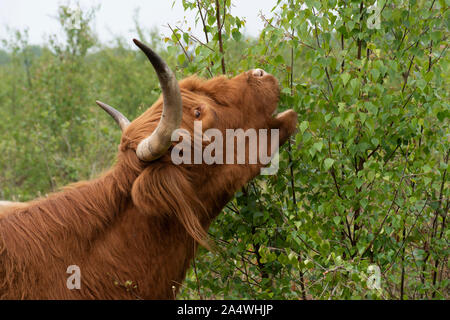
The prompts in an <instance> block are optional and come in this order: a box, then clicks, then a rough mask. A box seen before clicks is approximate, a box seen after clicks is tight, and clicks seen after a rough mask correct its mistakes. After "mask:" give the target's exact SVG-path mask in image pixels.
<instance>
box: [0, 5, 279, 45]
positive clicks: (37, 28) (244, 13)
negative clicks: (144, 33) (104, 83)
mask: <svg viewBox="0 0 450 320" xmlns="http://www.w3.org/2000/svg"><path fill="white" fill-rule="evenodd" d="M77 3H79V4H80V7H81V8H82V9H86V8H89V7H91V6H96V5H100V9H99V10H98V11H97V14H96V19H95V23H94V25H93V27H94V30H95V31H96V33H97V34H98V35H99V37H100V41H101V42H103V43H106V42H108V41H109V40H111V39H112V38H113V37H114V36H117V35H121V36H124V37H126V38H129V39H130V40H131V38H133V37H136V34H135V32H133V29H134V22H133V16H134V15H135V9H136V8H139V9H140V11H139V21H140V25H141V27H144V28H146V29H150V28H151V27H153V26H156V27H158V28H159V30H160V32H161V33H163V34H165V35H169V34H170V30H169V29H168V28H167V27H165V26H167V23H170V24H171V25H180V21H182V20H183V19H184V17H186V19H187V20H188V24H189V25H190V26H193V25H194V17H195V13H192V14H186V13H185V12H184V11H183V7H182V4H181V0H176V2H175V5H174V6H173V8H172V4H173V0H103V1H101V0H79V1H73V0H72V1H61V0H0V39H5V38H8V33H7V29H6V27H9V28H13V29H19V30H24V29H25V28H26V27H28V29H29V38H30V43H32V44H41V43H44V42H46V40H47V38H48V36H49V35H51V34H55V33H56V34H58V31H59V30H60V27H59V25H58V22H57V21H56V19H55V16H56V14H57V8H58V5H59V4H69V5H70V6H71V7H73V8H76V4H77ZM232 3H233V5H234V7H233V9H232V14H233V15H237V16H239V17H245V18H246V20H247V25H246V28H245V31H246V33H247V34H249V35H254V36H255V35H257V34H258V32H259V31H260V30H261V29H262V27H263V23H262V22H261V19H260V17H259V12H260V11H262V12H263V13H266V14H267V13H269V12H270V10H271V9H272V8H273V6H274V5H275V4H276V0H232ZM199 31H201V28H198V29H197V32H199Z"/></svg>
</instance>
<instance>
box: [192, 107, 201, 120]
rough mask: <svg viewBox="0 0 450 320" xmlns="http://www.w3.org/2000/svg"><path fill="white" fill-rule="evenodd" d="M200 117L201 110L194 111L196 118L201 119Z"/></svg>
mask: <svg viewBox="0 0 450 320" xmlns="http://www.w3.org/2000/svg"><path fill="white" fill-rule="evenodd" d="M200 115H201V112H200V110H198V109H196V110H195V111H194V116H195V117H196V118H200Z"/></svg>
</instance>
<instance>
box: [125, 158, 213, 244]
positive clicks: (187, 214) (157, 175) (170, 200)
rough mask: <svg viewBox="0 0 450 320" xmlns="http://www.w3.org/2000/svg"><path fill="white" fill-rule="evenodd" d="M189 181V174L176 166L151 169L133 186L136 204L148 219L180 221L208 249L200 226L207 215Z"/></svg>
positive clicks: (160, 165) (164, 164)
mask: <svg viewBox="0 0 450 320" xmlns="http://www.w3.org/2000/svg"><path fill="white" fill-rule="evenodd" d="M187 177H189V172H187V170H186V169H185V168H183V167H179V166H176V165H172V164H167V163H161V164H156V163H155V164H153V165H151V166H148V167H147V168H145V169H144V171H143V172H142V173H141V174H140V175H139V176H138V178H137V179H136V180H135V182H134V183H133V188H132V191H131V196H132V199H133V203H134V204H135V206H136V207H137V208H138V209H139V210H142V211H143V212H145V213H147V214H149V215H155V216H160V217H162V218H168V219H174V218H175V219H177V220H178V221H179V223H181V224H182V225H183V227H184V228H185V229H186V231H187V232H188V233H189V234H190V235H191V236H192V237H193V238H194V239H195V240H196V241H197V242H198V243H200V244H201V245H203V246H204V247H208V244H207V242H206V238H207V237H206V236H207V234H206V231H205V229H204V228H203V226H202V224H201V220H202V218H204V217H205V216H206V215H207V211H206V209H205V207H204V206H203V204H202V202H201V201H200V200H199V199H198V197H197V195H196V193H195V191H194V189H193V187H192V184H191V182H190V181H189V180H188V178H187Z"/></svg>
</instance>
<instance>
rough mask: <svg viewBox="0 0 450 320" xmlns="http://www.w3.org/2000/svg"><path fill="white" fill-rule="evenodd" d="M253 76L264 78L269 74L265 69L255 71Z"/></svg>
mask: <svg viewBox="0 0 450 320" xmlns="http://www.w3.org/2000/svg"><path fill="white" fill-rule="evenodd" d="M252 74H253V76H255V77H263V76H265V75H266V74H267V72H265V71H264V70H263V69H253V71H252Z"/></svg>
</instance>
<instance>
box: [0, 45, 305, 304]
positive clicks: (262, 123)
mask: <svg viewBox="0 0 450 320" xmlns="http://www.w3.org/2000/svg"><path fill="white" fill-rule="evenodd" d="M134 42H135V44H136V45H137V46H138V47H139V48H140V49H141V50H142V51H143V52H144V53H145V54H146V56H147V57H148V59H149V60H150V62H151V63H152V65H153V67H154V69H155V71H156V73H157V75H158V78H159V82H160V85H161V88H162V98H160V99H158V100H157V101H156V102H155V103H154V104H153V106H152V107H151V108H149V109H148V110H146V111H145V112H144V113H143V114H142V115H141V116H139V117H138V118H137V119H135V120H134V121H132V122H130V121H128V120H127V118H126V117H125V116H123V115H122V114H121V113H120V112H118V111H117V110H116V109H114V108H112V107H110V106H108V105H106V104H104V103H101V102H97V103H98V104H99V105H100V106H101V107H102V108H103V109H104V110H105V111H107V112H108V113H109V114H110V115H111V116H112V117H113V118H114V119H115V121H116V122H117V123H118V124H119V126H120V128H121V129H122V137H121V141H120V145H119V151H118V155H117V161H116V163H115V165H114V166H113V167H112V168H111V169H110V170H109V171H107V172H106V173H105V174H103V175H102V176H101V177H99V178H97V179H95V180H91V181H85V182H78V183H75V184H72V185H69V186H67V187H65V188H63V190H62V191H59V192H56V193H53V194H50V195H48V196H46V197H44V198H41V199H37V200H34V201H31V202H27V203H24V204H15V203H9V204H4V205H3V206H2V209H0V210H1V214H0V298H3V299H137V298H142V299H173V298H175V297H176V294H177V292H178V290H179V288H180V284H181V283H182V282H183V279H184V277H185V274H186V271H187V269H188V268H189V266H190V263H191V261H192V259H193V258H194V255H195V252H196V249H197V247H198V245H199V244H200V245H204V246H208V240H207V233H206V230H207V229H208V227H209V225H210V224H211V222H212V221H213V220H214V218H215V217H216V216H217V215H218V214H219V213H220V212H221V210H222V209H223V208H224V206H225V205H226V204H227V202H228V201H230V199H231V198H232V197H233V195H234V193H235V192H236V191H237V190H238V189H239V188H241V187H243V186H244V185H245V184H246V183H247V182H248V181H250V180H251V179H252V178H254V177H255V176H257V175H258V174H259V172H260V169H261V168H262V166H263V165H262V164H260V163H258V164H212V165H207V164H180V165H176V164H174V163H173V162H172V161H171V156H170V150H171V149H172V148H173V146H174V145H175V143H174V142H173V141H172V140H171V135H172V133H173V132H174V130H176V129H178V128H183V129H186V130H188V132H192V130H193V123H194V121H201V122H202V125H203V130H206V129H208V128H216V129H218V130H220V131H221V132H225V130H226V129H229V128H242V129H244V130H245V129H249V128H254V129H278V130H279V140H280V141H279V142H280V144H282V143H284V142H286V140H287V139H288V138H289V136H290V135H291V134H292V133H293V132H294V130H295V127H296V123H297V114H296V113H295V112H294V111H292V110H288V111H285V112H283V113H281V114H279V115H274V112H275V110H276V108H277V104H278V99H279V86H278V82H277V80H276V79H275V78H274V77H273V76H272V75H270V74H268V73H266V72H265V71H263V70H261V69H255V70H250V71H248V72H245V73H242V74H240V75H238V76H236V77H234V78H231V79H229V78H227V77H224V76H220V77H216V78H213V79H210V80H203V79H199V78H196V77H189V78H187V79H185V80H182V81H180V82H179V83H178V82H177V81H176V79H175V76H174V74H173V73H172V71H171V70H170V69H169V67H168V66H167V65H166V63H165V62H164V61H163V60H162V59H161V58H160V57H159V56H158V55H157V54H156V53H154V52H153V51H152V50H151V49H150V48H148V47H146V46H145V45H144V44H142V43H141V42H139V41H137V40H134ZM204 143H205V144H207V143H208V142H207V141H205V142H204ZM268 148H269V150H271V149H270V146H268ZM247 151H248V152H255V151H254V150H250V149H249V150H247ZM69 266H77V267H79V270H80V275H81V280H80V283H81V285H80V287H79V288H70V287H69V286H68V285H67V284H68V283H67V280H68V278H69V276H71V274H69V273H67V270H68V267H69Z"/></svg>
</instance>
